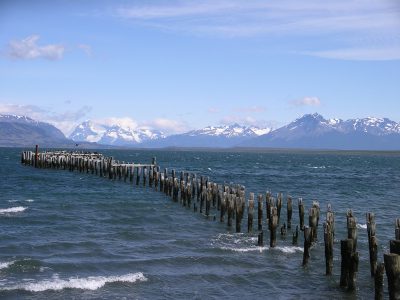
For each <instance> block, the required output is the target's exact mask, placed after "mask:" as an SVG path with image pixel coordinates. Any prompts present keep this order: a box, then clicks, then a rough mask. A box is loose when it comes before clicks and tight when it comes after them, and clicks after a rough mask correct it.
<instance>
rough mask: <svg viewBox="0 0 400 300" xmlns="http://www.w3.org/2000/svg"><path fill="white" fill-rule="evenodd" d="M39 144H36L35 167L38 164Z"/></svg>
mask: <svg viewBox="0 0 400 300" xmlns="http://www.w3.org/2000/svg"><path fill="white" fill-rule="evenodd" d="M38 155H39V145H36V146H35V168H37V166H38Z"/></svg>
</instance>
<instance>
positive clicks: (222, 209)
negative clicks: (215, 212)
mask: <svg viewBox="0 0 400 300" xmlns="http://www.w3.org/2000/svg"><path fill="white" fill-rule="evenodd" d="M219 194H220V195H222V196H220V198H221V204H220V218H219V221H220V222H224V216H225V210H226V203H227V193H226V192H222V191H219Z"/></svg>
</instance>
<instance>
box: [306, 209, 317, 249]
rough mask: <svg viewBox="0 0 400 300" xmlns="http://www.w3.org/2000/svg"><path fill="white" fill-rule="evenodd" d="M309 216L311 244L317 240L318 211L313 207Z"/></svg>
mask: <svg viewBox="0 0 400 300" xmlns="http://www.w3.org/2000/svg"><path fill="white" fill-rule="evenodd" d="M308 214H309V215H308V226H309V227H310V230H311V242H312V243H314V242H315V241H316V240H317V224H318V223H317V209H316V208H315V207H311V208H310V210H309V211H308Z"/></svg>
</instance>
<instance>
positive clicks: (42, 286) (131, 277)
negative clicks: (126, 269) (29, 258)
mask: <svg viewBox="0 0 400 300" xmlns="http://www.w3.org/2000/svg"><path fill="white" fill-rule="evenodd" d="M146 280H147V278H146V277H145V276H144V275H143V273H141V272H139V273H129V274H126V275H121V276H90V277H86V278H69V279H59V278H58V277H57V276H55V277H53V278H52V279H50V280H42V281H39V282H30V283H23V284H18V285H15V286H12V287H5V288H3V290H26V291H30V292H43V291H47V290H53V291H59V290H62V289H82V290H97V289H99V288H101V287H103V286H104V285H105V284H106V283H111V282H136V281H146Z"/></svg>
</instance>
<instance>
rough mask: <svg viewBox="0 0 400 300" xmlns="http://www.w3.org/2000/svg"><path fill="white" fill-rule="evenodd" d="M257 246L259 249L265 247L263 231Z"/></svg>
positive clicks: (260, 233) (259, 235)
mask: <svg viewBox="0 0 400 300" xmlns="http://www.w3.org/2000/svg"><path fill="white" fill-rule="evenodd" d="M257 245H258V246H259V247H262V246H264V232H263V231H262V230H261V231H260V232H259V233H258V237H257Z"/></svg>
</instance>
